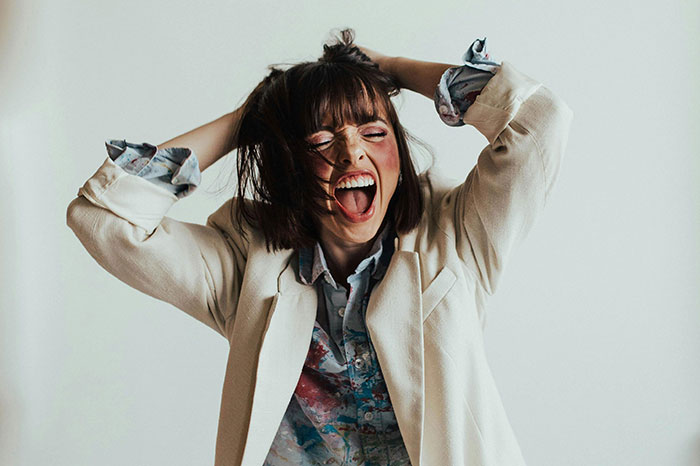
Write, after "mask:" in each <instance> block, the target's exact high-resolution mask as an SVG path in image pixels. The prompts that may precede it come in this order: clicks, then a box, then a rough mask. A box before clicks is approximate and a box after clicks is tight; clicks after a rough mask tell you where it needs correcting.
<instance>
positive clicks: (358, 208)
mask: <svg viewBox="0 0 700 466" xmlns="http://www.w3.org/2000/svg"><path fill="white" fill-rule="evenodd" d="M335 198H336V199H338V202H340V203H341V204H342V205H343V207H345V210H347V211H348V212H350V213H353V214H361V213H362V212H364V211H366V210H367V208H368V207H369V203H370V200H371V199H370V198H369V194H368V193H367V192H366V191H365V190H364V189H361V188H352V189H339V190H337V191H336V193H335Z"/></svg>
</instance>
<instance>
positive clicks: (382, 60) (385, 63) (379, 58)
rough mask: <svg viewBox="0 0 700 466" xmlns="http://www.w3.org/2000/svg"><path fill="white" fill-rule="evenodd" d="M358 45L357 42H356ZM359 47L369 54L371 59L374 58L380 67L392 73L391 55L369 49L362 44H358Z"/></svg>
mask: <svg viewBox="0 0 700 466" xmlns="http://www.w3.org/2000/svg"><path fill="white" fill-rule="evenodd" d="M355 45H357V44H355ZM357 48H359V49H360V50H361V51H362V53H364V54H365V55H367V56H368V57H369V59H370V60H372V61H373V62H374V63H376V64H377V65H379V69H380V70H382V71H383V72H385V73H388V74H392V73H391V71H390V66H389V65H390V63H391V59H392V57H389V56H387V55H384V54H381V53H379V52H376V51H374V50H372V49H368V48H367V47H363V46H361V45H357Z"/></svg>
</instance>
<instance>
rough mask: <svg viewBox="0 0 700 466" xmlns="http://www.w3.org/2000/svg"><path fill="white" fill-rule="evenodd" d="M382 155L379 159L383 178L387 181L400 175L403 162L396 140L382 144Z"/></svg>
mask: <svg viewBox="0 0 700 466" xmlns="http://www.w3.org/2000/svg"><path fill="white" fill-rule="evenodd" d="M381 146H382V147H381V154H382V157H381V158H380V160H379V166H380V167H379V168H380V170H381V171H382V175H383V178H384V179H385V180H387V181H391V180H395V179H396V178H398V176H399V170H400V167H401V162H400V158H399V148H398V147H397V145H396V142H395V141H386V142H382V144H381Z"/></svg>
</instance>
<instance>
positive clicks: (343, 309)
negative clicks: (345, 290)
mask: <svg viewBox="0 0 700 466" xmlns="http://www.w3.org/2000/svg"><path fill="white" fill-rule="evenodd" d="M338 315H339V316H340V317H343V316H344V315H345V308H344V307H341V308H340V309H338Z"/></svg>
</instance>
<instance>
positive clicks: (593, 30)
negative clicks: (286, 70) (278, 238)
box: [0, 0, 700, 466]
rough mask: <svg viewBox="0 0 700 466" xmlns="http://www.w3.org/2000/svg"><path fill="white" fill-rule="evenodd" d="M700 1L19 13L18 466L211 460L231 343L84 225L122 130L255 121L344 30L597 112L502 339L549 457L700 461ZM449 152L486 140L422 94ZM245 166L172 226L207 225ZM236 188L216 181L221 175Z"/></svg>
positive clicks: (32, 3) (519, 394) (473, 148)
mask: <svg viewBox="0 0 700 466" xmlns="http://www.w3.org/2000/svg"><path fill="white" fill-rule="evenodd" d="M698 24H700V4H698V3H697V2H695V1H690V0H688V1H681V0H670V1H668V2H650V1H646V2H645V1H641V2H631V1H623V0H608V1H605V2H603V1H599V0H593V1H589V2H583V1H579V2H576V3H574V2H560V1H556V0H536V1H529V2H528V1H508V2H486V1H481V0H480V1H473V2H452V3H449V2H422V1H421V2H418V1H416V2H406V1H403V2H368V1H364V2H363V1H360V2H338V1H330V0H324V1H309V2H285V1H275V2H267V3H263V4H256V3H254V2H252V1H251V2H227V3H225V2H216V1H213V0H209V1H206V0H205V1H202V2H193V1H181V0H167V1H165V0H159V1H151V2H144V1H142V0H139V1H136V0H121V1H118V2H117V1H82V2H81V1H78V0H62V1H60V2H56V1H50V0H21V1H20V0H14V1H9V2H8V1H7V0H5V1H4V2H3V3H0V155H1V159H0V173H2V175H0V176H1V178H0V179H1V180H2V184H1V186H2V196H1V197H0V206H1V211H0V215H1V217H0V225H2V228H0V235H1V237H0V239H1V241H0V254H1V256H0V257H1V258H2V260H1V264H2V266H1V268H0V273H1V274H2V275H1V276H0V278H1V281H0V286H1V287H2V288H1V290H0V464H2V465H12V466H28V465H32V466H34V465H53V466H63V465H65V466H68V465H70V466H73V465H126V464H129V465H166V464H167V465H194V464H197V465H199V464H212V463H213V458H214V444H215V434H216V427H217V418H218V408H219V396H220V393H221V384H222V379H223V374H224V363H225V358H226V354H227V345H226V342H225V340H224V339H222V338H221V337H219V336H218V335H217V334H216V333H214V332H212V331H211V330H209V329H208V328H206V327H205V326H203V325H201V324H199V323H197V322H196V321H195V320H193V319H191V318H190V317H188V316H186V315H185V314H183V313H181V312H179V311H177V310H175V309H174V308H172V307H171V306H169V305H166V304H163V303H160V302H157V301H156V300H154V299H151V298H149V297H147V296H145V295H143V294H141V293H139V292H137V291H135V290H133V289H131V288H129V287H127V286H126V285H124V284H122V283H120V282H119V281H117V280H116V279H114V278H113V277H111V276H110V275H108V274H107V273H106V272H105V271H103V270H102V269H101V268H100V267H99V266H98V265H97V263H95V262H94V261H93V259H92V258H91V257H90V256H89V255H88V254H87V252H86V251H85V250H84V249H83V248H82V247H81V245H80V243H79V242H78V240H77V239H76V238H75V237H74V236H73V234H72V232H71V231H70V230H69V229H68V228H67V227H66V224H65V210H66V207H67V206H68V203H69V202H70V201H71V200H72V199H73V197H74V196H75V195H76V192H77V189H78V187H79V186H80V185H81V184H82V183H83V182H84V181H85V180H86V179H87V178H88V177H89V176H90V175H91V174H92V173H93V172H94V171H95V170H96V169H97V168H98V166H99V165H100V164H101V163H102V161H103V160H104V158H105V157H106V153H105V150H104V140H105V139H109V138H126V139H128V140H130V141H133V142H144V141H147V142H151V143H154V144H157V143H160V142H162V141H164V140H166V139H169V138H170V137H172V136H174V135H177V134H180V133H182V132H184V131H186V130H189V129H191V128H194V127H195V126H198V125H200V124H202V123H205V122H207V121H210V120H212V119H214V118H216V117H218V116H219V115H221V114H223V113H226V112H228V111H230V110H232V109H233V108H234V107H235V106H237V104H239V103H240V102H241V101H242V99H243V98H244V97H245V95H246V93H247V92H249V91H250V90H251V89H252V88H253V86H254V85H255V84H256V83H257V82H258V81H259V80H260V79H261V78H262V77H263V75H264V74H265V67H266V66H267V65H268V64H271V63H280V62H297V61H300V60H306V59H313V58H315V57H317V56H318V55H320V52H321V44H322V42H323V41H324V40H325V38H326V37H327V34H328V32H329V31H330V30H331V29H332V28H334V27H340V26H352V27H354V28H355V29H356V31H357V41H358V43H361V44H364V45H367V46H368V47H371V48H374V49H377V50H380V51H383V52H385V53H387V54H396V55H404V56H410V57H414V58H421V59H429V60H435V61H446V62H453V63H455V62H458V60H459V59H460V57H461V54H462V53H463V52H464V50H465V49H466V47H467V46H468V45H469V44H470V43H471V42H472V40H473V39H475V38H477V37H483V36H487V37H488V40H489V46H490V49H491V52H492V54H493V56H494V57H496V58H498V59H501V60H503V59H505V60H508V61H510V62H511V63H513V64H514V65H515V66H516V67H517V68H518V69H520V70H521V71H523V72H524V73H526V74H529V75H531V76H532V77H534V78H536V79H538V80H540V81H542V82H544V83H545V84H546V85H547V86H548V87H550V88H551V89H552V90H554V91H555V92H556V93H557V94H558V95H560V96H561V97H562V98H563V99H564V100H565V101H566V102H567V103H568V104H569V105H570V106H571V107H572V109H573V110H574V112H575V119H574V124H573V129H572V132H571V136H570V142H569V147H568V151H567V154H566V160H565V163H564V165H563V167H562V172H561V175H560V178H559V182H558V185H557V187H556V188H555V192H554V194H553V196H552V197H551V203H550V205H549V207H548V209H547V210H546V211H545V214H544V215H543V217H541V219H540V221H539V222H538V224H537V225H536V227H535V229H534V230H533V232H532V233H531V236H530V237H529V239H528V241H527V242H526V243H525V244H524V245H523V247H522V248H521V249H519V250H518V251H517V252H516V253H515V255H514V256H513V258H512V260H511V263H510V265H509V271H508V273H507V274H506V275H505V277H504V279H503V281H502V283H501V288H500V291H499V294H498V295H497V296H496V297H495V298H494V299H493V301H492V304H491V311H490V316H489V318H488V325H487V344H488V348H487V349H488V352H489V356H490V361H491V364H492V369H493V372H494V376H495V377H496V380H497V382H498V384H499V387H500V390H501V393H502V397H503V400H504V403H505V405H506V409H507V411H508V412H509V415H510V419H511V421H512V424H513V427H514V429H515V432H516V434H517V436H518V438H519V440H520V443H521V446H522V449H523V453H524V455H525V458H526V459H527V460H528V462H529V464H532V465H569V466H578V465H586V466H589V465H596V466H599V465H615V466H618V465H635V466H646V465H649V466H652V465H653V466H658V465H678V466H697V465H700V291H699V287H698V284H699V283H700V266H699V265H698V259H700V241H699V239H700V221H699V218H700V216H699V215H698V213H699V208H700V199H699V198H700V190H699V189H698V187H697V185H698V181H699V180H700V177H699V175H700V162H699V160H700V153H699V151H698V149H699V148H700V141H699V137H698V134H699V133H698V131H697V129H696V126H697V124H698V123H700V115H699V111H698V104H699V103H700V99H699V94H700V93H699V92H698V83H700V72H699V69H698V68H699V63H700V62H699V60H698V57H700V54H699V53H698V52H699V50H698V44H699V39H700V37H699V34H698V28H697V26H698ZM398 104H399V106H400V116H401V118H402V120H403V122H404V124H405V125H406V126H407V127H408V128H409V129H410V130H412V131H413V133H414V134H415V135H417V136H419V137H421V138H422V139H424V140H426V141H427V142H428V143H430V144H432V146H433V147H434V149H435V152H436V154H437V164H438V167H439V168H441V169H443V170H447V171H450V172H452V173H462V174H463V175H466V174H467V172H468V171H469V169H470V168H471V167H472V166H473V164H474V163H475V161H476V156H477V155H478V153H479V151H480V149H481V147H483V146H484V145H485V144H486V141H485V139H484V138H483V137H482V136H481V135H479V134H478V133H477V132H476V130H474V129H473V128H461V129H453V128H449V127H447V126H444V125H443V124H442V123H441V122H440V121H439V119H438V118H437V116H436V115H435V114H434V111H433V109H432V103H431V102H430V101H428V100H427V99H425V98H423V97H420V96H416V95H405V96H404V97H403V98H401V99H400V100H399V102H398ZM232 162H233V161H232V160H225V161H222V162H219V163H218V164H217V165H215V166H214V167H213V168H212V169H211V170H209V171H207V172H205V175H204V186H205V187H204V188H203V189H200V190H199V191H198V192H197V193H196V194H195V195H193V196H192V197H189V198H187V199H186V200H185V201H183V202H181V203H179V204H177V205H176V206H175V207H174V208H173V209H172V210H171V211H170V213H169V215H170V216H172V217H175V218H178V219H181V220H187V221H195V222H203V221H204V220H205V219H206V217H207V215H208V214H209V213H210V212H212V211H213V210H214V209H215V208H216V207H218V206H219V205H220V204H221V203H223V202H224V201H225V199H226V195H225V194H221V195H218V196H217V195H215V194H213V191H214V188H216V187H220V186H222V184H223V182H224V181H226V177H227V174H226V173H227V172H228V170H230V169H231V167H232ZM217 173H221V174H222V176H223V178H220V179H219V180H216V174H217Z"/></svg>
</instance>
